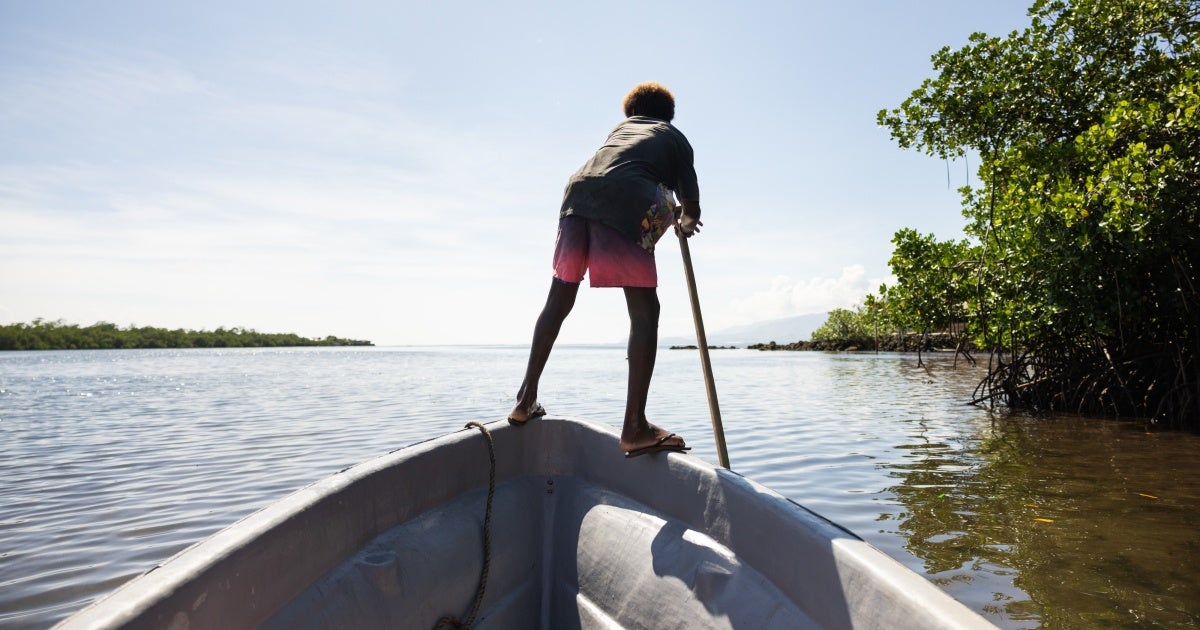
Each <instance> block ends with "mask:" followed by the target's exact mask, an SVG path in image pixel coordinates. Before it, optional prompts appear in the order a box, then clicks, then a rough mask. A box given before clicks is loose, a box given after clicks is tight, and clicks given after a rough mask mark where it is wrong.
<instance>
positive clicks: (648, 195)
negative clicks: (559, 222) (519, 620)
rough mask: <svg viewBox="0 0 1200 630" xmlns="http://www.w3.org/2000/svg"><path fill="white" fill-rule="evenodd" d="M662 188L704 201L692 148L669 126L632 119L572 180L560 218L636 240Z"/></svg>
mask: <svg viewBox="0 0 1200 630" xmlns="http://www.w3.org/2000/svg"><path fill="white" fill-rule="evenodd" d="M659 184H662V185H664V186H666V187H667V188H670V189H671V190H673V191H674V192H675V194H676V196H678V197H679V198H680V199H681V200H682V199H692V200H695V201H699V200H700V188H699V186H698V185H697V183H696V168H695V166H694V165H693V164H692V145H691V144H689V143H688V141H687V138H685V137H684V136H683V134H682V133H680V131H679V130H678V129H676V128H675V127H674V126H672V125H671V124H670V123H666V122H663V121H661V120H658V119H657V118H649V117H646V116H631V117H629V118H626V119H625V120H624V121H622V122H621V123H620V124H618V125H617V126H616V127H614V128H613V130H612V131H611V132H610V133H609V134H608V140H606V141H605V142H604V146H602V147H600V149H599V150H597V151H596V154H595V155H593V156H592V159H590V160H588V161H587V163H586V164H584V165H583V166H582V167H580V169H579V170H578V171H576V172H575V174H574V175H572V176H571V179H570V180H569V181H568V182H567V188H566V190H565V191H564V192H563V203H562V209H561V210H560V211H559V216H560V217H565V216H567V215H575V216H580V217H586V218H588V219H595V220H597V221H600V222H601V223H604V224H605V225H608V226H610V227H612V228H614V229H616V230H617V231H618V232H620V233H621V234H622V235H624V236H625V237H627V238H628V239H629V240H632V241H637V240H639V239H640V238H641V226H642V218H643V217H644V216H645V214H646V210H648V209H649V208H650V205H651V204H652V203H654V199H655V194H656V192H657V190H658V186H659Z"/></svg>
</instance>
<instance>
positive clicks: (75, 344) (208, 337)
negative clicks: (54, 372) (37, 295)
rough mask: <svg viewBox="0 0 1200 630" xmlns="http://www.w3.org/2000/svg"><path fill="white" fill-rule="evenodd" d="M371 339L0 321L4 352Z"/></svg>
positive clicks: (343, 342) (350, 343) (363, 343)
mask: <svg viewBox="0 0 1200 630" xmlns="http://www.w3.org/2000/svg"><path fill="white" fill-rule="evenodd" d="M370 345H374V344H372V343H371V342H370V341H361V340H357V339H342V338H340V337H334V336H332V335H331V336H328V337H325V338H324V339H311V338H308V337H301V336H299V335H296V334H293V333H260V332H258V331H256V330H253V329H249V328H238V327H234V328H217V329H216V330H184V329H182V328H177V329H174V330H168V329H166V328H155V327H153V326H141V327H137V326H129V327H125V328H122V327H120V326H117V325H116V324H111V323H108V322H97V323H95V324H92V325H91V326H78V325H76V324H67V323H65V322H63V321H62V320H61V319H60V320H57V321H52V322H48V321H44V320H42V319H35V320H33V322H32V323H29V324H25V323H18V324H7V325H0V350H101V349H116V348H124V349H134V348H275V347H290V346H370Z"/></svg>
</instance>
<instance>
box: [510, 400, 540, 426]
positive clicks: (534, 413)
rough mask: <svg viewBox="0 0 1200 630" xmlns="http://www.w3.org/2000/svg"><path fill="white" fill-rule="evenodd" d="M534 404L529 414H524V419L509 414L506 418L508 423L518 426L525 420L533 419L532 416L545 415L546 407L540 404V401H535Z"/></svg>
mask: <svg viewBox="0 0 1200 630" xmlns="http://www.w3.org/2000/svg"><path fill="white" fill-rule="evenodd" d="M535 404H537V407H536V408H534V410H533V411H531V412H529V415H528V416H526V417H525V419H524V420H517V419H516V418H513V417H511V416H510V417H509V418H508V423H509V424H511V425H513V426H517V427H519V426H521V425H523V424H525V423H526V422H529V421H530V420H533V419H534V418H540V417H542V416H544V415H546V408H545V407H543V406H542V403H535Z"/></svg>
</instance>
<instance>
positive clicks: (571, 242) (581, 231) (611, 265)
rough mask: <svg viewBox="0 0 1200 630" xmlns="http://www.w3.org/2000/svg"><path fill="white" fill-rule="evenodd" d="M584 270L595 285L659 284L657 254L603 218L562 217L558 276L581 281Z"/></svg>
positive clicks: (557, 250)
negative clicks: (595, 219)
mask: <svg viewBox="0 0 1200 630" xmlns="http://www.w3.org/2000/svg"><path fill="white" fill-rule="evenodd" d="M584 272H587V275H588V278H589V280H588V282H589V283H590V284H591V286H593V287H657V286H658V270H657V269H656V268H655V266H654V254H651V253H650V252H647V251H646V250H645V249H642V246H641V245H640V244H639V243H637V242H635V241H630V240H626V239H625V238H623V237H622V236H621V233H620V232H617V231H616V230H614V229H612V228H610V227H608V226H607V225H604V224H603V223H600V222H599V221H592V220H590V219H585V218H583V217H576V216H570V215H568V216H565V217H563V218H561V219H559V220H558V239H557V242H556V243H555V244H554V278H555V279H556V280H559V281H561V282H566V283H568V284H579V283H580V282H583V276H584Z"/></svg>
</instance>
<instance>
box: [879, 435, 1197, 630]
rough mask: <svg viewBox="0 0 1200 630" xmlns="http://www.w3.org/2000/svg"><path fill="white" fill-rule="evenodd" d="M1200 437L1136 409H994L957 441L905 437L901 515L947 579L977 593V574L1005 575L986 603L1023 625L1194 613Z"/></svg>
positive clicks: (1187, 618)
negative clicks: (1121, 414)
mask: <svg viewBox="0 0 1200 630" xmlns="http://www.w3.org/2000/svg"><path fill="white" fill-rule="evenodd" d="M919 434H920V433H919V432H918V435H919ZM1197 446H1200V441H1198V440H1197V439H1196V436H1192V435H1178V434H1159V433H1146V432H1144V431H1142V430H1141V428H1140V426H1133V425H1131V424H1129V423H1118V422H1112V421H1104V420H1089V419H1081V418H1072V417H1054V418H1037V419H1034V418H1028V417H1016V416H1010V417H1008V418H1004V417H997V418H996V419H995V420H994V422H992V423H991V424H990V425H988V426H985V427H982V428H980V429H979V430H978V431H976V432H975V433H973V434H967V435H964V436H963V441H962V443H960V444H953V443H947V442H946V441H945V440H940V439H928V440H920V439H918V440H914V441H913V442H912V443H910V444H907V445H904V446H903V447H902V448H905V449H908V450H909V451H910V452H911V453H913V454H914V460H913V461H912V463H907V464H897V465H893V466H891V473H890V474H891V476H892V477H894V478H895V479H897V481H898V482H899V483H898V484H897V485H896V486H894V487H893V488H892V491H893V492H894V493H895V495H896V497H897V500H898V501H900V503H901V504H903V505H904V507H905V508H906V511H905V512H903V513H902V514H900V515H898V517H897V518H898V520H899V521H900V523H899V525H898V528H899V530H900V531H901V532H902V533H903V534H904V536H905V537H906V539H907V543H906V549H907V550H908V551H909V552H910V553H912V554H914V555H915V556H917V557H919V558H921V559H922V560H923V561H924V562H925V565H926V569H927V571H928V572H929V573H930V574H932V575H933V576H934V579H935V581H939V582H941V583H943V585H945V586H948V587H949V586H950V585H949V584H948V583H949V582H952V581H955V580H963V581H968V582H976V584H975V585H974V586H973V587H972V588H971V589H970V590H972V591H973V592H974V593H975V594H976V595H975V596H976V597H978V596H981V595H983V593H982V592H981V589H980V588H979V587H980V586H981V585H980V584H978V582H980V581H988V580H993V579H994V580H995V581H996V582H997V585H998V586H1003V584H1002V583H1004V582H1009V583H1010V585H1008V586H1006V587H1003V588H997V589H996V590H995V591H994V592H993V595H992V599H993V601H992V602H990V603H986V602H979V604H980V607H979V609H981V610H984V611H985V612H991V613H993V614H998V615H1001V616H1004V617H1007V619H1008V620H1009V621H1010V622H1011V623H1012V624H1013V625H1014V626H1018V627H1019V626H1030V627H1032V626H1037V625H1038V624H1039V623H1040V624H1041V625H1043V626H1044V627H1081V626H1083V627H1126V626H1129V625H1133V624H1139V623H1144V622H1146V621H1147V620H1148V619H1153V620H1154V623H1157V624H1166V625H1171V624H1179V625H1193V624H1196V623H1198V622H1200V534H1198V533H1197V532H1198V531H1200V530H1198V526H1200V513H1198V512H1197V510H1196V507H1197V506H1198V505H1200V480H1198V479H1197V478H1196V476H1195V474H1194V471H1195V464H1196V449H1197ZM1151 532H1152V533H1151ZM948 590H953V589H950V588H948ZM1022 593H1024V594H1025V597H1021V596H1020V595H1021V594H1022ZM956 595H957V594H956Z"/></svg>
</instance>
